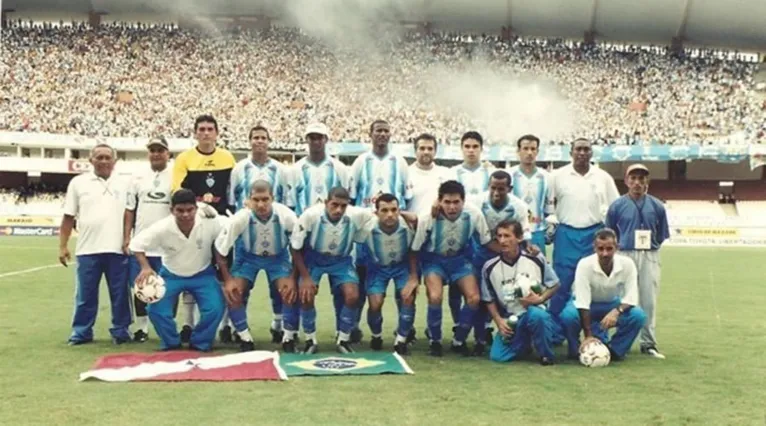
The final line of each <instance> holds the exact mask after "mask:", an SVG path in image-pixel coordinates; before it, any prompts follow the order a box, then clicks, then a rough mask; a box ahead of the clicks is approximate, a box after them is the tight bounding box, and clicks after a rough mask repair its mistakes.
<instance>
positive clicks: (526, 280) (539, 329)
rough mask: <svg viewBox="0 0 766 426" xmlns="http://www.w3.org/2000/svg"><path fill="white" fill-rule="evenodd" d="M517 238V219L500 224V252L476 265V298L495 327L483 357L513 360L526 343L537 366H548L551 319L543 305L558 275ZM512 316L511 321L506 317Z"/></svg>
mask: <svg viewBox="0 0 766 426" xmlns="http://www.w3.org/2000/svg"><path fill="white" fill-rule="evenodd" d="M523 238H524V231H523V228H522V225H521V223H519V222H517V221H515V220H504V221H502V222H500V223H499V224H498V225H497V227H496V231H495V239H496V240H497V242H498V244H499V245H500V247H501V249H502V254H501V255H500V256H498V257H496V258H494V259H492V260H490V261H488V262H487V263H485V264H484V268H483V269H482V282H481V297H482V301H483V302H485V303H486V306H487V310H488V311H489V313H490V315H491V317H492V319H493V320H494V322H495V324H496V325H497V329H498V333H497V334H496V335H495V338H494V340H493V341H492V347H491V348H490V351H489V358H490V359H491V360H492V361H498V362H507V361H513V360H515V359H517V358H518V357H520V356H524V355H525V354H526V353H527V352H528V351H529V349H530V347H531V348H534V350H535V352H536V353H537V356H538V357H540V364H542V365H552V364H553V362H554V359H553V346H552V339H553V330H554V327H555V323H554V322H553V317H551V315H550V314H549V313H548V311H547V310H546V309H545V306H544V304H545V302H547V301H548V299H550V298H551V296H553V294H554V293H556V291H557V290H558V289H559V279H558V277H557V276H556V273H555V272H553V268H551V267H550V265H549V264H548V263H547V262H546V261H545V257H543V256H542V255H541V254H539V253H538V254H537V255H536V256H534V255H531V254H529V253H528V252H526V251H523V250H522V249H521V247H520V244H521V242H522V240H523ZM537 286H539V288H536V287H537ZM524 293H527V295H526V296H524ZM512 317H515V318H513V319H514V320H517V321H515V322H514V321H509V320H510V319H511V318H512Z"/></svg>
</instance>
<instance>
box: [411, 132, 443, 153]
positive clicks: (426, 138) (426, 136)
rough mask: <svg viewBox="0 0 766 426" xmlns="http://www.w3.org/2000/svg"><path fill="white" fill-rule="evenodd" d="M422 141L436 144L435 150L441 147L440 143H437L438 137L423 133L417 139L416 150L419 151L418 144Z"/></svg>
mask: <svg viewBox="0 0 766 426" xmlns="http://www.w3.org/2000/svg"><path fill="white" fill-rule="evenodd" d="M420 141H432V142H433V143H434V150H436V148H437V147H438V146H439V142H437V141H436V136H434V135H432V134H430V133H421V134H419V135H418V136H417V137H416V138H415V143H414V145H415V149H418V142H420Z"/></svg>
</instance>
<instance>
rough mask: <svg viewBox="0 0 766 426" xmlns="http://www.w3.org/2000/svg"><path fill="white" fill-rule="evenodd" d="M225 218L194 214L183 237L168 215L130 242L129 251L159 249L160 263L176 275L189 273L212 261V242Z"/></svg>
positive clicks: (195, 272)
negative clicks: (190, 227) (192, 222)
mask: <svg viewBox="0 0 766 426" xmlns="http://www.w3.org/2000/svg"><path fill="white" fill-rule="evenodd" d="M224 221H225V219H224V218H223V217H221V216H218V217H216V218H213V219H203V218H201V217H199V216H197V217H195V218H194V228H192V231H191V233H190V234H189V237H188V238H187V237H186V236H185V235H184V234H183V233H182V232H181V230H180V229H178V225H177V224H176V218H175V217H174V216H172V215H169V216H167V217H165V218H164V219H162V220H160V221H159V222H155V223H154V224H152V225H151V226H149V227H148V228H146V229H145V230H144V231H142V232H141V233H139V234H138V235H137V236H136V237H135V238H133V240H132V241H131V242H130V250H131V251H132V252H134V253H135V252H142V253H146V251H147V250H152V249H154V250H157V251H159V252H160V253H162V265H163V266H164V267H165V268H167V270H168V271H170V272H171V273H173V274H175V275H178V276H179V277H191V276H193V275H196V274H198V273H200V272H202V271H204V270H205V269H206V268H208V267H209V266H210V265H211V264H212V261H213V243H214V242H215V239H216V237H218V234H220V233H221V230H222V229H223V227H224Z"/></svg>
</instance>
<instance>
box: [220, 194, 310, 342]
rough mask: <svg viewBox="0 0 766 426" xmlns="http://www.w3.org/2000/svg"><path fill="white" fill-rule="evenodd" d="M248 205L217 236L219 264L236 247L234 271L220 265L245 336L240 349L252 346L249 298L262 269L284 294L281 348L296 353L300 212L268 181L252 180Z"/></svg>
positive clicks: (231, 308) (234, 319)
mask: <svg viewBox="0 0 766 426" xmlns="http://www.w3.org/2000/svg"><path fill="white" fill-rule="evenodd" d="M248 204H249V207H246V208H244V209H242V210H240V211H238V212H237V214H235V215H234V217H233V218H232V219H231V221H230V222H229V224H228V226H227V227H226V228H225V229H224V232H223V233H221V235H220V236H219V238H218V240H216V250H217V251H218V254H216V256H217V258H218V264H222V262H223V260H224V256H226V255H228V254H229V251H230V250H231V248H232V246H234V247H235V254H234V265H233V266H232V270H231V274H230V273H229V270H228V268H226V267H224V268H222V269H221V274H222V275H223V277H224V280H225V281H224V282H225V284H224V296H226V301H227V303H228V305H229V312H230V313H229V315H230V316H231V321H232V323H233V324H234V328H235V329H236V331H237V334H238V335H239V337H240V338H241V339H242V342H241V344H240V349H241V350H242V351H251V350H254V349H255V345H254V343H253V337H252V335H251V334H250V330H249V327H248V325H247V310H246V307H247V300H248V298H249V296H250V291H251V290H252V288H253V285H254V283H255V278H256V276H257V275H258V271H260V270H264V271H266V275H267V276H268V278H269V281H270V283H269V285H270V287H272V288H275V289H277V291H278V292H279V295H280V296H279V297H280V301H281V300H283V298H284V302H285V304H286V306H285V310H286V311H287V315H286V317H285V318H284V322H285V336H284V341H283V348H284V350H285V351H286V352H295V343H294V334H295V333H297V331H298V330H297V328H298V312H297V310H296V309H295V307H294V306H293V304H294V303H295V296H296V288H295V280H294V279H293V265H292V262H291V261H290V244H289V243H290V234H291V233H292V232H293V228H294V227H295V224H296V223H297V222H298V217H297V216H296V215H295V213H293V211H292V210H290V209H289V208H287V207H286V206H285V205H283V204H279V203H275V202H274V195H273V192H272V183H271V182H270V181H267V180H257V181H255V182H254V183H253V185H252V186H251V191H250V199H249V203H248ZM272 338H273V333H272Z"/></svg>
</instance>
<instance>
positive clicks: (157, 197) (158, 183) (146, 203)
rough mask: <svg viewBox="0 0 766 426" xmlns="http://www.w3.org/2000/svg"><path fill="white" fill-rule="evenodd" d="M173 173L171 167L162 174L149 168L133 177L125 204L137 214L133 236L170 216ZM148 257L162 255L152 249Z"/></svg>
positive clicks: (148, 252) (147, 253) (166, 168)
mask: <svg viewBox="0 0 766 426" xmlns="http://www.w3.org/2000/svg"><path fill="white" fill-rule="evenodd" d="M172 173H173V171H172V169H171V168H170V167H165V170H163V171H161V172H155V171H154V170H152V169H151V168H148V169H145V170H142V171H141V172H139V173H137V174H136V175H134V176H133V179H132V180H131V181H130V186H129V187H128V196H127V201H126V203H125V208H126V209H127V210H131V211H135V212H136V225H135V227H134V228H133V235H138V234H139V233H140V232H141V231H143V230H144V229H146V228H148V227H149V226H150V225H151V224H153V223H155V222H158V221H160V220H161V219H164V218H165V217H167V216H168V215H170V192H171V191H170V184H171V182H172ZM146 255H147V256H160V253H159V252H157V251H156V250H152V249H151V248H150V249H149V250H148V251H147V252H146Z"/></svg>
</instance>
